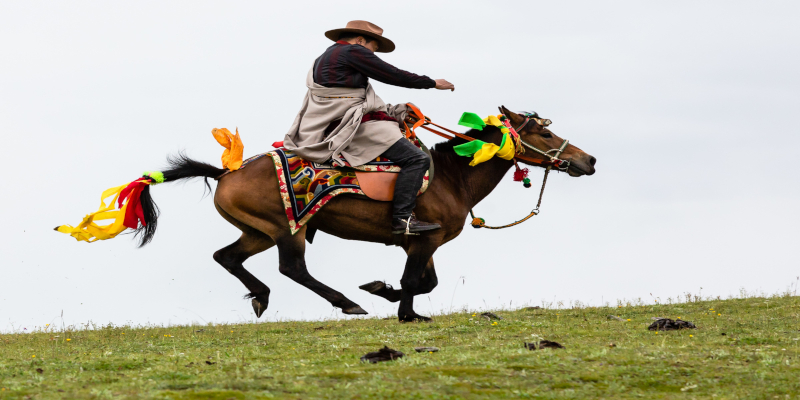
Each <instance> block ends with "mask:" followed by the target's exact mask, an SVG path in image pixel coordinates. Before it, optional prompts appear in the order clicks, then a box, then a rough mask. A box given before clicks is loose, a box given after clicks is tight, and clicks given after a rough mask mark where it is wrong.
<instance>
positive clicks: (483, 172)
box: [434, 131, 514, 208]
mask: <svg viewBox="0 0 800 400" xmlns="http://www.w3.org/2000/svg"><path fill="white" fill-rule="evenodd" d="M475 137H476V139H480V140H483V141H485V142H489V143H495V144H499V143H500V141H501V139H502V136H501V134H500V133H499V131H497V132H493V131H489V132H484V133H482V134H480V135H475ZM436 158H440V161H441V162H440V163H437V164H441V166H440V165H437V171H436V174H437V175H445V176H446V177H447V178H448V179H447V181H448V183H449V185H452V186H455V187H452V188H451V190H450V191H451V192H452V193H454V194H456V195H457V196H459V197H462V199H461V200H462V202H463V204H464V205H466V206H467V207H469V208H472V207H474V206H475V205H476V204H478V203H479V202H480V201H481V200H483V199H484V198H485V197H486V196H488V195H489V193H491V192H492V191H493V190H494V189H495V188H496V187H497V184H498V183H500V181H501V180H502V179H503V176H505V174H506V173H507V172H508V170H509V169H511V167H512V166H513V165H514V163H513V162H512V161H510V160H503V159H501V158H498V157H493V158H491V159H490V160H489V161H486V162H483V163H481V164H478V165H476V166H474V167H472V166H470V165H469V163H470V161H471V160H472V157H461V156H458V155H456V154H455V153H445V152H441V153H438V154H436ZM434 179H436V178H434Z"/></svg>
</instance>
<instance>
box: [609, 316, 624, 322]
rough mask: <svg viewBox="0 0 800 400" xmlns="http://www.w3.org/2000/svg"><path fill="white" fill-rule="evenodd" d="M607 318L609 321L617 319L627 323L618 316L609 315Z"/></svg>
mask: <svg viewBox="0 0 800 400" xmlns="http://www.w3.org/2000/svg"><path fill="white" fill-rule="evenodd" d="M607 318H608V319H615V320H617V321H625V320H624V319H622V318H620V317H618V316H616V315H609V316H608V317H607Z"/></svg>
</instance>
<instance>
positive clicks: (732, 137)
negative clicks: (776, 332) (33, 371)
mask: <svg viewBox="0 0 800 400" xmlns="http://www.w3.org/2000/svg"><path fill="white" fill-rule="evenodd" d="M799 10H800V6H798V5H797V3H795V2H789V1H773V2H740V1H717V2H703V4H699V2H692V1H673V2H639V1H631V2H602V3H601V2H595V1H583V2H577V1H573V2H547V3H545V2H533V1H519V2H499V1H493V2H469V1H460V2H457V3H456V2H448V3H445V2H431V1H425V2H413V1H412V2H406V3H403V4H399V3H387V2H376V3H374V4H367V3H361V4H359V5H354V6H352V7H342V6H334V5H333V3H331V2H317V3H311V2H303V1H295V2H283V3H281V4H278V3H277V2H244V1H240V2H222V1H219V2H199V1H186V2H163V1H153V2H143V1H140V2H135V3H124V2H85V1H74V2H30V1H4V2H2V3H0V21H1V23H0V125H1V126H2V129H3V131H4V132H5V133H4V134H3V142H2V143H3V144H2V146H0V160H2V163H3V164H2V165H3V170H4V171H5V174H4V177H3V180H4V185H3V187H4V189H3V190H2V195H1V196H0V206H1V207H0V209H2V226H3V228H2V230H1V231H0V265H2V277H0V330H10V329H19V328H21V327H28V328H29V329H30V328H31V327H33V326H41V325H44V324H45V323H51V322H54V321H55V320H56V318H57V317H59V316H60V314H61V312H62V310H63V313H64V320H65V321H66V323H68V324H69V323H81V322H87V321H90V320H91V321H93V322H95V323H98V324H105V323H108V322H113V323H115V324H121V323H126V322H129V323H134V324H147V323H154V324H167V323H172V324H177V323H189V322H193V321H196V322H204V321H205V322H224V321H251V320H253V319H254V315H253V312H252V310H251V307H250V302H249V301H245V300H242V299H241V296H242V295H243V294H245V293H246V289H245V288H244V286H242V285H241V284H240V283H239V281H238V280H237V279H236V278H234V277H233V276H230V275H229V274H228V273H227V272H226V271H225V270H224V269H223V268H222V267H220V266H218V265H217V264H216V263H215V262H214V261H213V259H212V258H211V255H212V254H213V252H214V251H216V250H217V249H219V248H221V247H224V246H226V245H228V244H230V243H231V242H233V241H234V240H236V239H237V237H238V235H239V233H238V231H237V230H236V229H235V228H234V227H233V226H231V225H229V224H228V223H227V222H225V221H224V220H223V219H222V218H221V217H220V216H219V215H218V214H217V212H216V211H215V210H214V207H213V202H212V200H211V198H210V197H206V198H202V197H201V196H202V192H203V188H202V184H201V183H199V182H194V183H189V184H173V185H162V186H158V187H156V188H154V190H153V195H154V198H155V200H156V202H157V203H158V205H159V206H160V208H161V210H162V217H161V219H160V221H159V231H158V233H157V235H156V237H155V240H154V242H153V243H152V244H150V245H149V246H147V247H145V248H144V249H141V250H140V249H136V248H135V244H134V242H132V241H131V240H130V239H129V238H128V237H119V238H117V239H115V240H110V241H106V242H98V243H94V244H86V243H78V242H76V241H75V240H73V239H72V238H70V237H68V236H66V235H62V234H58V233H55V232H53V230H52V229H53V227H54V226H56V225H61V224H72V225H74V224H76V223H78V222H79V221H80V219H81V218H82V217H83V216H84V215H85V214H87V213H89V212H91V211H94V210H96V207H97V205H98V197H99V196H100V193H101V192H102V191H103V190H105V189H107V188H109V187H112V186H117V185H121V184H123V183H126V182H129V181H131V180H133V179H135V178H136V177H138V176H140V174H141V172H142V171H145V170H153V169H158V168H160V167H162V166H163V165H164V158H165V156H166V155H167V154H168V153H174V152H175V151H178V150H181V149H185V150H187V151H188V153H189V154H190V155H191V156H193V157H195V158H197V159H200V160H205V161H209V162H212V163H216V164H219V156H220V154H221V153H222V148H221V147H219V145H217V143H216V142H215V141H214V139H213V138H212V136H211V129H212V128H214V127H228V128H230V129H231V130H233V128H234V127H237V126H238V127H239V131H240V133H241V135H242V137H243V140H244V143H245V156H250V155H254V154H257V153H260V152H263V151H267V150H269V149H270V144H271V143H272V142H274V141H276V140H281V138H282V137H283V135H284V133H285V132H286V130H287V129H288V127H289V126H290V124H291V122H292V119H293V117H294V115H295V113H296V112H297V110H298V108H299V106H300V102H301V100H302V98H303V96H304V94H305V87H304V79H305V74H306V72H307V70H308V68H309V67H310V66H311V63H312V62H313V60H314V59H315V58H316V57H317V56H318V55H319V54H320V53H321V52H322V51H323V50H324V49H325V48H326V47H327V46H329V45H330V42H329V41H328V40H327V39H326V38H325V37H324V36H323V32H324V31H325V30H328V29H333V28H337V27H341V26H344V24H345V23H346V22H347V21H349V20H352V19H367V20H370V21H372V22H374V23H376V24H378V25H379V26H381V27H383V28H384V29H385V34H386V36H387V37H389V38H391V39H393V40H394V41H395V43H396V44H397V50H396V51H395V52H394V53H391V54H388V55H382V57H383V58H384V59H385V60H386V61H388V62H390V63H393V64H395V65H396V66H398V67H400V68H403V69H407V70H410V71H412V72H416V73H420V74H426V75H429V76H430V77H432V78H445V79H448V80H450V81H451V82H453V83H454V84H455V85H456V88H457V89H456V91H455V92H453V93H450V92H443V91H435V90H428V91H421V90H420V91H414V90H409V89H402V88H394V87H390V86H387V85H384V84H381V83H377V82H373V85H374V86H375V88H376V91H377V92H378V93H379V95H380V96H381V97H382V98H383V99H384V100H385V101H387V102H390V103H397V102H406V101H413V102H414V103H415V104H417V105H419V106H420V107H421V108H422V109H423V110H424V111H425V113H426V114H428V115H430V116H432V117H433V118H434V120H435V121H437V122H439V123H443V124H446V125H448V126H450V127H456V126H457V125H456V122H457V119H458V117H459V115H460V114H461V112H463V111H472V112H476V113H479V114H481V115H486V114H489V113H494V112H496V107H497V106H498V105H500V104H504V105H506V106H508V107H509V108H511V109H514V110H536V111H538V112H539V113H540V114H541V115H542V116H543V117H545V118H550V119H552V120H553V121H554V124H553V126H552V129H553V130H554V131H555V132H556V133H558V134H559V135H561V136H562V137H565V138H568V139H570V140H571V142H572V143H574V144H575V145H577V146H579V147H581V148H583V149H584V150H586V151H587V152H589V153H590V154H592V155H594V156H596V157H597V158H598V164H597V169H598V172H597V174H595V175H594V176H592V177H583V178H569V177H568V176H566V174H558V175H556V176H554V177H552V178H551V180H550V181H549V182H548V189H547V191H546V193H545V198H544V203H543V213H542V214H541V215H540V216H538V217H536V218H534V219H533V220H532V221H531V222H528V223H526V224H523V225H522V226H520V227H516V228H513V229H507V230H504V231H486V230H473V229H471V228H469V227H467V228H466V229H465V230H464V233H463V234H462V235H461V236H460V237H459V238H458V239H457V240H455V241H453V242H451V243H450V244H448V245H446V246H444V247H443V248H441V249H440V250H439V251H438V252H437V253H436V257H435V259H436V264H437V272H438V275H439V281H440V286H439V287H438V288H437V289H436V290H435V291H434V292H433V293H431V294H430V295H429V296H419V297H418V298H417V301H416V307H417V311H418V312H420V313H424V314H429V313H431V312H432V311H439V310H442V309H449V308H450V307H451V304H452V305H453V306H454V307H461V306H464V305H467V306H469V307H471V308H484V307H500V306H508V305H509V303H511V304H512V306H513V305H518V304H523V303H530V304H534V305H537V304H541V302H542V301H547V302H550V301H554V300H555V301H556V302H557V301H565V302H567V303H569V301H571V300H578V301H581V302H584V303H589V304H594V305H599V304H601V301H610V302H612V303H613V302H614V301H615V300H616V299H623V298H624V299H633V298H639V297H641V298H642V299H643V300H645V301H652V300H653V297H651V293H652V296H654V297H660V298H661V299H662V300H666V298H667V297H673V298H674V297H676V296H679V295H681V294H683V293H686V292H692V293H695V294H696V293H698V292H700V288H701V287H702V294H703V295H721V296H727V295H730V294H737V293H738V292H739V289H740V288H744V289H746V290H747V291H764V292H770V293H771V292H776V291H783V290H785V289H786V288H787V287H788V286H789V285H790V284H792V283H793V282H795V279H796V277H797V276H798V275H800V256H798V250H797V243H798V239H800V230H799V229H798V226H799V225H798V223H799V222H800V211H798V207H797V205H798V200H800V185H798V179H797V176H796V172H795V170H794V168H796V165H797V161H796V160H797V151H798V148H800V139H798V128H797V126H798V121H797V115H798V111H797V110H798V109H800V75H799V74H798V72H797V71H798V70H800V55H799V54H800V53H798V51H797V49H798V44H800V43H799V42H800V24H797V21H798V17H800V13H798V11H799ZM423 135H425V134H423ZM423 139H424V140H426V141H427V143H428V144H429V145H432V144H434V143H435V142H437V141H438V138H437V137H435V136H432V135H430V136H423ZM541 174H542V172H541V171H540V170H537V171H535V172H534V173H533V174H532V179H533V181H534V185H538V180H539V179H540V178H541ZM537 192H538V191H537V190H535V189H531V190H525V189H523V188H522V187H521V185H519V184H518V183H514V182H512V180H511V177H510V175H509V177H508V178H507V179H506V181H504V182H503V183H502V184H501V185H500V186H499V188H498V189H497V190H496V191H495V192H494V193H493V194H492V195H491V196H489V198H488V199H486V200H485V201H484V202H482V203H481V204H479V205H478V206H477V208H476V212H477V213H478V214H479V215H480V216H482V217H484V218H486V219H487V221H488V222H489V223H492V224H503V223H507V222H511V221H513V220H515V219H518V218H520V217H522V216H524V215H525V214H526V213H527V212H528V211H529V210H530V208H531V207H532V205H533V204H534V203H535V201H536V195H537ZM306 259H307V263H308V265H309V268H310V271H311V273H312V274H314V275H315V276H316V277H317V278H318V279H319V280H321V281H322V282H324V283H326V284H328V285H330V286H332V287H333V288H335V289H337V290H339V291H341V292H343V293H344V294H345V295H346V296H348V297H349V298H350V299H352V300H353V301H355V302H356V303H359V304H360V305H361V306H362V307H364V308H365V309H366V310H367V311H369V312H370V313H371V314H373V315H374V314H378V315H382V316H383V315H389V314H394V313H395V312H396V304H390V303H388V302H386V301H384V300H383V299H380V298H377V297H374V296H371V295H369V294H367V293H366V292H363V291H361V290H359V289H358V288H357V287H358V285H360V284H363V283H367V282H370V281H372V280H376V279H379V280H384V279H385V280H387V281H388V282H389V283H392V284H394V285H399V279H400V276H401V274H402V268H403V264H404V256H403V253H402V251H401V250H400V249H398V248H390V247H385V246H383V245H380V244H368V243H357V242H347V241H343V240H340V239H337V238H334V237H331V236H328V235H325V234H318V236H317V238H316V241H315V243H314V244H313V245H311V246H309V247H308V251H307V257H306ZM245 266H246V267H247V268H248V269H249V270H250V271H251V272H253V273H254V274H255V275H256V276H258V277H259V278H260V279H262V280H263V281H264V282H265V283H266V284H267V285H268V286H269V287H270V288H271V289H272V296H271V299H270V304H269V309H268V311H267V312H266V313H265V316H264V317H262V320H264V319H265V318H266V319H269V320H274V319H275V318H291V319H301V318H302V319H311V318H326V317H331V316H340V315H341V314H340V313H339V312H338V311H336V310H333V309H332V307H331V306H330V305H329V304H328V303H327V302H326V301H325V300H323V299H321V298H320V297H318V296H317V295H315V294H314V293H312V292H311V291H309V290H308V289H305V288H303V287H302V286H300V285H298V284H296V283H294V282H292V281H291V280H289V279H288V278H286V277H284V276H282V275H281V274H280V273H279V272H278V264H277V251H276V250H275V249H274V248H273V249H271V250H269V251H267V252H265V253H262V254H260V255H258V256H256V257H254V258H252V259H250V260H249V261H248V262H247V263H245ZM462 276H463V277H464V282H465V283H464V284H462V283H460V282H461V281H460V280H459V277H462ZM457 282H459V283H458V284H457ZM58 323H59V324H60V319H59V320H58Z"/></svg>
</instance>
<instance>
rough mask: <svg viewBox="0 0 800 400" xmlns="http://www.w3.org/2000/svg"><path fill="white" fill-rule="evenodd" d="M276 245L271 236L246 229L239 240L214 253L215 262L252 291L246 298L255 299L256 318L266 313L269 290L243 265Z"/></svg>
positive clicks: (253, 302)
mask: <svg viewBox="0 0 800 400" xmlns="http://www.w3.org/2000/svg"><path fill="white" fill-rule="evenodd" d="M274 245H275V242H273V241H272V239H270V238H269V236H267V235H265V234H263V233H261V232H259V231H256V230H255V229H247V228H245V229H243V230H242V236H241V237H240V238H239V240H237V241H235V242H233V244H231V245H229V246H227V247H224V248H222V249H220V250H218V251H217V252H216V253H214V260H215V261H216V262H218V263H219V264H220V265H222V266H223V267H224V268H225V269H226V270H228V272H230V273H231V275H233V276H235V277H237V278H238V279H239V280H240V281H241V282H242V283H243V284H244V286H245V287H247V290H249V291H250V293H248V294H247V296H246V297H249V298H252V299H253V300H252V304H253V311H255V313H256V317H261V314H263V313H264V311H265V310H266V309H267V306H268V305H269V288H268V287H267V285H265V284H264V283H263V282H261V281H260V280H258V278H256V277H255V276H253V274H251V273H250V272H249V271H247V270H246V269H244V265H242V264H243V263H244V261H245V260H247V259H248V258H250V256H253V255H255V254H258V253H260V252H262V251H264V250H266V249H268V248H270V247H272V246H274Z"/></svg>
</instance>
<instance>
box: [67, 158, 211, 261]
mask: <svg viewBox="0 0 800 400" xmlns="http://www.w3.org/2000/svg"><path fill="white" fill-rule="evenodd" d="M167 163H168V165H169V166H168V168H167V169H166V170H164V171H156V172H145V173H144V175H143V176H142V177H141V178H138V179H136V180H134V181H133V182H130V183H128V184H125V185H122V186H117V187H113V188H110V189H108V190H106V191H105V192H103V194H102V196H101V205H100V209H98V210H97V211H95V212H93V213H91V214H89V215H87V216H86V217H84V219H83V221H81V223H80V224H78V226H76V227H73V226H70V225H61V226H57V227H56V229H55V230H56V231H58V232H61V233H66V234H68V235H70V236H72V237H74V238H75V239H77V240H78V241H86V242H90V243H91V242H94V241H97V240H105V239H111V238H114V237H116V236H117V235H118V234H120V233H122V232H123V231H125V230H126V229H132V232H133V234H134V237H137V238H139V247H142V246H144V245H146V244H147V243H150V241H151V240H153V235H155V233H156V226H157V224H158V206H156V203H155V202H154V201H153V197H152V196H151V195H150V186H152V185H155V184H159V183H164V182H174V181H179V180H181V179H191V178H205V180H206V187H208V190H209V191H210V190H211V185H209V183H208V178H216V177H219V176H220V175H222V174H224V173H225V172H226V171H227V169H222V168H217V167H214V166H212V165H210V164H207V163H204V162H200V161H196V160H192V159H191V158H189V157H187V156H186V155H185V154H183V153H178V154H177V155H174V156H170V157H168V158H167ZM109 200H110V201H109ZM103 220H113V221H112V222H111V223H109V224H107V225H99V224H98V223H97V221H103Z"/></svg>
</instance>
